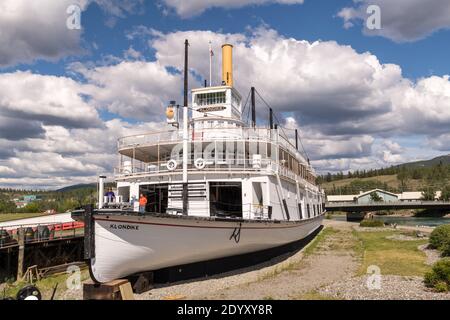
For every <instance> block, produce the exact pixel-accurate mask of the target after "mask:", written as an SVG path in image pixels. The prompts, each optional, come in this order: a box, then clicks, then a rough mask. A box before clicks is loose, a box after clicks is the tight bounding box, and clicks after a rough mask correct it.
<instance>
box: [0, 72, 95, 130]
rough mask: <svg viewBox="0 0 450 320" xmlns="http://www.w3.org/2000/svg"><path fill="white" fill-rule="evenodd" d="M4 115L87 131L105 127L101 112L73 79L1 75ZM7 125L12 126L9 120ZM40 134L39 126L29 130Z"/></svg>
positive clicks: (0, 98) (1, 112)
mask: <svg viewBox="0 0 450 320" xmlns="http://www.w3.org/2000/svg"><path fill="white" fill-rule="evenodd" d="M0 116H4V117H9V118H11V117H13V118H15V119H16V121H18V123H20V121H22V122H23V121H24V120H29V121H30V122H35V121H37V122H39V123H43V124H57V125H62V126H66V127H69V128H70V127H81V128H87V127H91V126H98V125H101V121H100V118H99V116H98V113H97V111H96V110H95V108H93V107H92V106H91V105H89V104H88V103H87V102H86V101H85V99H84V98H83V96H82V86H81V85H80V84H79V83H77V82H75V81H74V80H72V79H69V78H66V77H56V76H47V75H39V74H33V73H31V72H29V71H26V72H24V71H16V72H13V73H3V74H0ZM3 123H4V125H7V126H10V124H8V121H6V122H5V121H3ZM27 130H28V131H30V133H32V134H33V135H34V134H40V133H42V130H40V129H39V128H38V127H37V125H36V124H32V125H31V126H30V128H28V129H25V131H24V132H22V133H21V134H22V135H23V134H24V133H25V132H26V131H27Z"/></svg>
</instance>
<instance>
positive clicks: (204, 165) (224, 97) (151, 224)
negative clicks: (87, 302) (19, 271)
mask: <svg viewBox="0 0 450 320" xmlns="http://www.w3.org/2000/svg"><path fill="white" fill-rule="evenodd" d="M232 50H233V47H232V45H230V44H224V45H223V46H222V82H221V85H219V86H211V84H210V85H209V86H206V85H205V87H201V88H197V89H193V90H191V103H190V106H188V82H187V80H188V77H187V73H188V71H187V70H188V42H187V40H186V42H185V62H184V63H185V68H184V78H185V79H184V105H183V106H182V107H178V106H176V103H175V102H173V101H172V102H171V104H170V105H169V107H168V108H167V110H166V115H167V122H168V123H169V124H168V128H170V129H167V130H165V131H162V132H152V133H144V134H139V135H134V136H128V137H123V138H120V139H119V140H118V153H119V158H120V160H119V167H118V168H116V170H115V173H114V180H115V182H116V184H117V189H116V194H115V197H114V198H111V197H104V178H105V177H100V178H99V199H98V208H96V209H95V210H89V212H87V211H88V210H87V209H86V210H79V211H74V212H72V217H73V218H74V219H78V220H80V219H83V218H84V219H85V223H86V224H87V225H88V226H90V227H88V228H87V229H86V230H88V231H87V232H88V234H86V235H85V236H86V237H88V242H87V243H88V247H87V248H85V257H86V258H88V260H89V261H90V271H91V277H92V278H93V280H95V281H97V282H108V281H111V280H114V279H118V278H121V277H127V276H129V275H133V274H138V273H141V272H146V271H152V270H158V269H161V268H166V267H171V266H178V265H183V264H188V263H194V262H201V261H207V260H212V259H216V258H223V257H229V256H235V255H240V254H245V253H251V252H257V251H261V250H265V249H269V248H275V247H278V246H282V245H285V244H289V243H292V242H295V241H298V240H301V239H303V238H305V237H307V236H308V235H310V234H311V233H313V232H314V231H315V230H316V229H317V228H319V227H320V226H321V224H322V220H323V216H324V210H325V209H324V208H325V205H324V202H325V195H324V193H323V190H322V189H321V188H320V187H319V186H318V185H317V184H316V174H315V172H314V169H313V168H312V166H311V165H310V163H309V160H308V159H307V157H306V156H305V155H303V154H302V153H301V152H300V151H299V148H298V136H297V134H296V135H295V139H294V138H291V139H290V138H289V137H288V136H287V135H285V134H284V132H283V131H284V130H282V128H281V127H280V124H279V123H275V122H274V120H273V118H274V114H273V111H272V109H271V108H270V107H269V108H268V111H269V112H268V125H267V126H265V127H258V126H257V125H256V109H255V91H256V90H255V89H254V88H253V87H252V89H251V91H250V93H249V97H250V96H251V106H250V104H249V108H251V109H248V110H251V114H252V119H251V122H250V123H249V124H246V122H245V121H243V103H242V96H241V95H240V93H239V92H238V91H237V89H236V88H235V87H234V86H233V66H232ZM247 100H248V99H247ZM244 107H246V105H245V106H244ZM180 113H181V114H182V115H180ZM249 114H250V111H249ZM296 133H297V132H296ZM293 140H295V141H293ZM142 197H144V198H145V199H146V200H147V202H146V203H145V204H144V206H142V202H141V205H140V198H142Z"/></svg>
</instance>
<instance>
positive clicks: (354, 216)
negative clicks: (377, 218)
mask: <svg viewBox="0 0 450 320" xmlns="http://www.w3.org/2000/svg"><path fill="white" fill-rule="evenodd" d="M366 214H367V212H347V221H350V222H360V221H362V220H364V218H365V217H366Z"/></svg>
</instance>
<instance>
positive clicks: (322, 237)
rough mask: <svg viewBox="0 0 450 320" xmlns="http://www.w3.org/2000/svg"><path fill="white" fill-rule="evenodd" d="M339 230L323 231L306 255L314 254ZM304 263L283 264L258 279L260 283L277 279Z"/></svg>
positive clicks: (308, 248) (327, 229)
mask: <svg viewBox="0 0 450 320" xmlns="http://www.w3.org/2000/svg"><path fill="white" fill-rule="evenodd" d="M338 232H339V230H336V229H333V228H325V229H323V230H322V231H321V232H320V233H319V234H318V235H317V236H316V237H315V238H314V240H313V241H312V242H310V243H309V244H308V245H307V247H306V248H305V251H304V255H305V256H307V255H310V254H312V253H314V251H315V250H316V248H317V247H318V246H319V244H320V243H322V242H323V241H324V240H325V239H326V237H328V236H330V235H332V234H335V233H338ZM302 262H303V259H302V260H297V261H295V260H294V261H291V262H289V263H284V264H281V265H280V266H277V267H275V268H274V269H272V270H271V271H269V272H267V273H266V274H264V275H262V276H259V277H258V281H264V280H267V279H271V278H273V277H276V276H277V275H279V274H280V273H282V272H285V271H292V270H296V269H298V268H300V267H301V265H302Z"/></svg>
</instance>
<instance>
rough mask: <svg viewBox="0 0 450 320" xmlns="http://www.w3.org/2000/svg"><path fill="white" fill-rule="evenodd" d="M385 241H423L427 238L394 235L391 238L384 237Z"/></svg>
mask: <svg viewBox="0 0 450 320" xmlns="http://www.w3.org/2000/svg"><path fill="white" fill-rule="evenodd" d="M386 239H389V240H396V241H417V240H423V239H427V238H418V237H411V236H407V235H404V234H394V235H392V236H388V237H386Z"/></svg>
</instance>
